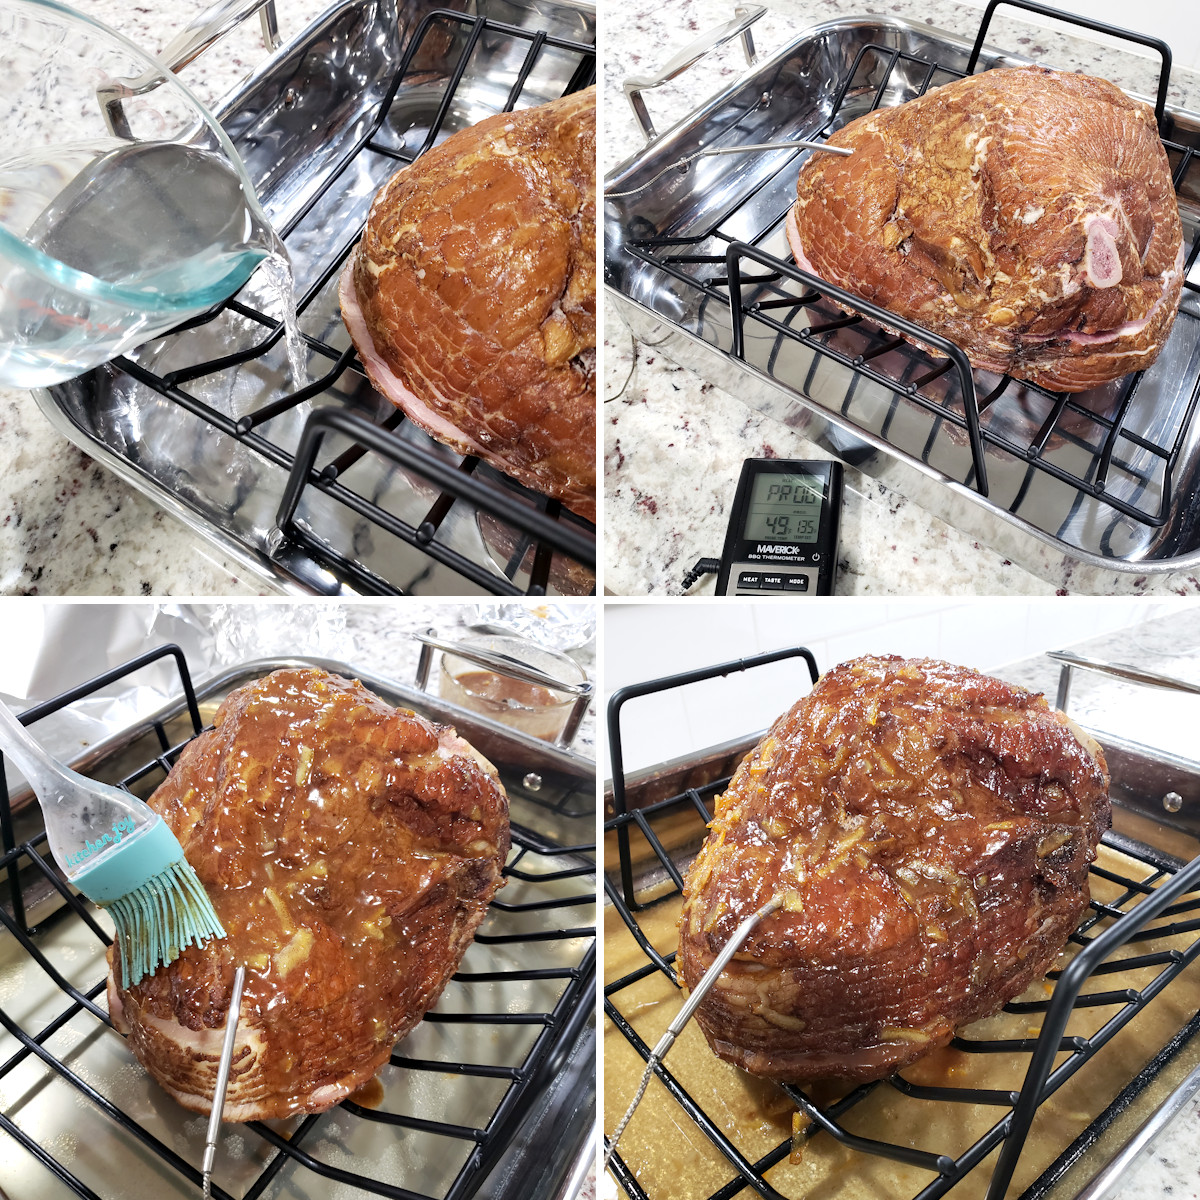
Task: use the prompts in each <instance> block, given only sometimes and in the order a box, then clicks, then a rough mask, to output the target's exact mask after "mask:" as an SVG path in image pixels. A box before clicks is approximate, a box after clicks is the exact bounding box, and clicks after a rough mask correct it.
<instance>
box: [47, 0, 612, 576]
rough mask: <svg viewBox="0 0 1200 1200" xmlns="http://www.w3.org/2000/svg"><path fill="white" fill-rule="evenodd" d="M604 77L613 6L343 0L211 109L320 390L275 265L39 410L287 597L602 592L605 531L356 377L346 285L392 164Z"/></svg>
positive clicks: (553, 0)
mask: <svg viewBox="0 0 1200 1200" xmlns="http://www.w3.org/2000/svg"><path fill="white" fill-rule="evenodd" d="M259 3H261V0H259ZM256 6H257V5H256V4H255V2H254V0H242V3H241V11H242V13H243V15H249V13H251V12H252V11H253V10H254V8H255V7H256ZM225 7H226V8H229V7H230V6H229V5H226V6H225ZM193 52H194V50H193ZM179 61H187V56H186V54H185V55H183V56H182V57H181V59H180V60H179ZM594 70H595V11H594V7H593V6H591V5H588V4H585V3H577V2H576V0H470V2H469V3H468V2H467V0H452V2H450V3H444V4H439V3H436V2H435V0H339V3H336V4H335V5H334V6H333V7H331V8H330V9H329V10H328V11H327V12H326V13H325V14H324V15H323V16H321V17H319V18H318V19H317V20H316V21H315V22H314V23H313V24H312V25H311V26H309V28H308V29H306V30H305V31H304V32H303V33H301V34H300V35H298V37H297V38H296V39H295V40H294V41H292V42H290V43H289V44H288V45H286V46H284V47H282V48H281V49H279V50H278V51H276V52H275V53H274V54H273V55H272V56H271V57H270V58H269V59H268V60H267V61H266V62H265V63H264V64H263V65H262V66H261V67H260V68H259V69H258V70H257V71H255V72H254V73H253V74H252V75H251V77H250V78H249V79H248V80H247V81H246V82H245V83H244V84H243V85H242V86H241V87H240V88H238V90H237V91H236V92H235V93H234V94H233V95H231V96H230V97H229V98H228V99H227V100H226V101H225V102H224V103H223V105H222V106H221V107H220V108H218V109H217V111H216V115H217V117H218V119H219V120H220V122H221V124H222V125H223V127H224V128H225V130H226V132H227V133H228V134H229V136H230V138H231V140H232V141H233V142H234V144H235V145H236V146H237V148H238V151H239V152H240V154H241V155H242V158H243V159H244V161H245V163H246V167H247V171H248V173H249V176H250V178H251V180H252V181H253V182H254V185H255V187H256V189H257V191H258V195H259V198H260V199H261V200H262V202H263V207H264V209H265V210H266V212H267V215H268V217H269V218H270V219H271V222H272V224H273V225H274V227H275V228H276V230H277V231H279V233H280V234H281V236H282V237H283V240H284V243H285V245H286V246H287V249H288V253H289V255H290V257H291V260H292V264H293V268H294V270H295V274H296V295H297V304H298V307H299V310H300V317H299V320H300V330H301V333H302V335H303V336H304V338H305V339H306V342H307V350H308V374H309V378H310V380H311V381H312V383H311V385H310V386H309V387H308V388H304V389H300V390H297V388H296V387H295V385H294V383H293V382H292V380H291V377H290V373H289V371H288V368H287V360H286V355H285V354H284V349H283V343H282V339H281V337H280V330H279V315H280V314H279V312H278V305H277V304H276V303H275V302H274V301H273V300H272V299H271V298H270V296H269V293H267V292H266V291H265V289H264V288H263V287H262V284H261V279H260V275H261V272H260V273H256V275H255V276H254V277H253V278H252V279H251V280H250V282H249V283H248V284H247V285H246V287H245V288H243V289H242V291H241V292H240V293H239V294H238V295H237V296H236V297H235V298H233V299H232V300H231V301H229V302H227V303H226V304H223V305H218V306H217V307H216V308H215V309H214V310H211V311H210V312H209V313H207V314H203V315H202V316H201V317H200V318H197V319H196V320H194V321H192V322H190V323H189V324H188V325H187V326H184V327H182V328H181V330H178V331H175V332H173V333H171V334H169V335H167V336H166V337H164V338H161V339H158V340H156V341H154V342H151V343H148V344H147V345H145V346H142V347H140V348H139V349H138V350H137V351H135V352H133V353H131V354H130V355H127V356H124V357H122V358H118V359H117V360H115V361H114V362H112V363H109V364H107V365H106V366H105V367H103V368H100V369H98V370H96V371H92V372H89V373H88V374H86V375H83V376H80V377H79V378H77V379H74V380H71V381H70V382H68V383H66V384H63V385H60V386H56V387H54V388H51V389H49V390H43V391H40V392H37V393H35V395H36V397H37V401H38V404H39V406H40V408H41V410H42V411H43V412H44V413H45V414H46V416H47V417H48V418H49V419H50V421H51V423H52V424H53V425H54V426H55V428H56V429H58V430H59V431H60V432H61V433H62V434H63V435H64V436H66V437H67V438H68V439H70V440H71V441H72V442H74V443H75V444H76V445H77V446H79V447H80V448H81V449H83V450H84V451H85V452H86V453H87V454H89V455H90V456H91V457H93V458H95V459H97V460H98V461H100V462H102V463H103V464H104V465H105V466H106V467H108V468H109V469H110V470H112V471H113V472H114V473H115V474H117V475H118V476H120V477H121V478H122V479H124V480H125V481H126V482H127V483H129V484H131V485H132V486H134V487H136V488H137V489H138V490H140V491H142V492H144V493H145V494H146V495H147V496H149V497H150V498H151V499H152V500H153V501H154V502H155V503H156V504H158V505H159V506H160V507H162V508H163V509H165V510H166V511H168V512H170V513H172V514H173V515H174V516H176V517H177V518H179V519H180V520H182V521H183V522H184V523H185V524H186V525H188V526H189V527H191V528H192V529H193V530H195V531H196V532H198V533H200V534H201V535H202V536H204V537H206V538H208V539H209V540H211V541H212V542H214V543H216V545H217V546H218V548H219V549H220V550H221V552H222V553H224V554H226V555H229V556H231V557H232V558H234V559H235V560H236V561H238V562H239V563H240V564H241V565H242V566H243V567H244V568H245V569H246V570H247V571H249V572H251V573H252V575H253V576H254V577H256V578H257V579H258V580H260V581H262V582H263V583H264V584H266V585H267V586H269V587H272V588H274V589H276V590H279V591H286V592H292V593H299V594H305V593H313V592H316V593H325V594H330V593H342V594H353V593H362V592H366V593H371V594H381V593H384V594H386V593H394V592H401V593H419V592H423V593H426V594H431V595H445V594H460V593H473V594H479V593H486V592H494V593H510V594H511V593H520V592H527V591H532V592H535V593H540V592H545V591H558V592H567V593H571V594H577V593H587V592H590V591H591V590H592V589H593V588H594V576H593V574H592V570H591V567H590V566H589V561H590V562H594V557H595V535H594V529H593V528H592V526H591V525H590V524H589V523H587V522H584V521H582V520H581V519H579V518H576V517H574V515H573V514H570V513H567V512H566V511H565V510H561V509H560V506H559V505H558V504H557V502H555V501H547V500H546V498H545V497H541V496H537V495H535V494H534V493H532V492H529V491H528V490H526V489H524V488H521V487H519V485H517V484H515V483H513V482H512V481H510V480H508V479H507V478H506V477H505V476H503V475H501V474H500V473H499V472H496V471H493V470H491V468H489V467H488V466H486V465H485V464H481V463H478V462H477V460H475V459H473V458H468V459H466V460H462V461H461V462H460V459H459V456H458V455H455V454H452V453H450V452H449V451H448V450H447V449H446V448H445V447H443V446H441V445H439V444H438V443H436V442H435V441H433V439H431V438H429V437H428V436H427V435H426V434H424V433H423V432H422V431H421V430H419V429H416V428H414V427H413V426H412V424H411V423H410V422H407V421H402V420H401V414H400V413H399V411H398V410H397V409H395V408H394V407H393V406H392V405H391V404H390V403H388V402H387V401H385V400H383V399H382V398H381V397H379V396H378V395H377V394H376V393H375V392H374V390H373V389H372V388H371V387H370V385H369V384H368V383H367V381H366V379H365V377H364V376H363V374H362V372H361V368H360V367H359V364H358V362H357V360H356V358H355V356H354V354H353V348H352V346H351V344H350V340H349V336H348V334H347V333H346V331H345V328H344V326H343V324H342V320H341V314H340V310H339V306H338V301H337V282H338V275H339V274H340V269H341V264H342V263H343V262H344V260H345V258H346V256H347V255H348V254H349V252H350V250H351V248H352V246H353V245H354V244H355V243H356V242H357V240H358V237H359V234H360V232H361V229H362V226H363V224H364V223H365V221H366V216H367V211H368V209H369V207H370V204H371V201H372V199H373V198H374V196H375V193H376V192H377V191H378V189H379V188H380V187H381V186H382V185H383V184H384V183H385V182H386V181H387V180H388V179H389V178H390V177H391V175H392V174H393V173H394V172H395V171H396V170H398V169H399V168H400V167H402V166H404V165H405V163H407V162H410V161H412V160H413V159H414V158H415V157H417V156H418V155H420V154H421V153H423V152H424V150H425V149H427V148H429V147H430V146H431V145H433V144H435V143H436V142H439V141H441V140H442V139H444V138H445V137H446V136H448V135H449V134H451V133H453V132H455V131H457V130H459V129H462V128H465V127H467V126H469V125H472V124H475V123H476V122H478V121H480V120H482V119H483V118H484V117H486V116H489V115H491V114H492V113H494V112H499V111H503V110H505V109H507V108H512V107H519V108H524V107H528V106H530V105H534V104H539V103H544V102H546V101H548V100H552V99H555V98H556V97H558V96H560V95H562V94H563V93H564V92H567V91H571V90H575V89H577V88H579V87H582V86H584V85H586V84H587V83H588V82H590V79H591V77H592V75H593V74H594Z"/></svg>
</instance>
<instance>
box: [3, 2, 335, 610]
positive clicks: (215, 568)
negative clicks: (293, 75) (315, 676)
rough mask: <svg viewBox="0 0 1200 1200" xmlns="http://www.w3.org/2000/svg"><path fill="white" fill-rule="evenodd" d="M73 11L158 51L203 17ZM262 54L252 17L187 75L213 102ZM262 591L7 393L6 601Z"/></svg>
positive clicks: (175, 11)
mask: <svg viewBox="0 0 1200 1200" xmlns="http://www.w3.org/2000/svg"><path fill="white" fill-rule="evenodd" d="M72 3H73V5H74V7H76V8H77V9H79V10H80V11H81V12H85V13H87V14H88V15H89V16H93V17H95V18H96V19H98V20H100V21H103V22H104V23H105V24H107V25H110V26H111V27H112V28H114V29H116V30H118V31H119V32H121V33H124V34H125V35H126V36H127V37H129V38H131V39H132V40H133V41H134V42H135V43H137V45H139V46H141V47H142V48H144V49H146V50H147V51H149V52H151V53H157V52H158V51H159V50H161V49H162V48H163V47H164V46H165V45H166V44H167V43H168V42H169V41H170V40H171V38H173V37H174V36H175V34H176V33H178V32H179V30H181V29H182V28H183V27H184V26H185V25H186V24H187V23H188V22H189V21H190V20H191V19H192V18H193V17H194V16H195V15H196V14H197V13H199V12H201V11H203V9H204V8H205V7H206V6H205V5H203V4H200V3H197V2H196V0H148V2H147V3H145V4H136V5H135V4H127V3H124V2H123V0H72ZM329 4H330V0H287V3H285V4H280V5H279V26H280V33H281V35H282V36H283V37H284V38H285V39H286V38H288V37H293V36H295V35H296V34H297V33H299V32H300V31H301V30H303V29H304V28H305V26H306V25H308V24H309V22H310V21H311V20H312V19H313V18H314V17H316V16H318V15H319V14H320V13H322V12H324V11H325V9H327V8H328V7H329ZM0 53H2V52H0ZM265 54H266V51H265V50H264V48H263V45H262V41H261V35H260V31H259V24H258V20H257V18H255V19H252V20H251V21H249V22H248V23H246V25H244V26H242V27H240V28H239V29H238V30H237V31H235V32H234V33H232V34H230V36H229V37H228V38H227V39H224V40H222V41H221V42H219V43H217V45H216V46H214V47H213V48H212V49H211V50H209V51H208V52H207V53H205V54H203V55H201V56H200V58H198V59H197V60H196V61H195V62H193V63H192V64H191V65H190V66H188V67H186V68H185V69H184V70H183V71H182V72H181V74H182V77H183V79H184V80H185V81H186V82H187V83H188V84H189V85H190V86H191V87H192V88H193V89H194V90H195V91H196V92H197V93H198V94H199V96H200V98H201V99H202V100H203V101H205V102H206V103H208V104H212V103H214V102H215V101H216V100H218V99H220V97H222V96H223V95H225V94H226V93H227V92H229V91H230V90H231V89H232V88H233V87H234V86H235V85H236V84H237V83H238V82H239V81H240V80H241V79H242V78H244V77H245V76H246V75H247V74H248V73H249V72H250V71H251V70H252V69H253V68H254V67H256V66H257V65H258V64H259V62H261V61H262V59H263V57H264V56H265ZM262 590H263V585H262V584H261V582H260V581H259V580H258V579H257V578H256V577H248V576H247V575H246V574H245V573H244V571H243V570H242V568H241V566H240V565H239V564H238V563H237V562H236V561H234V560H232V559H228V558H224V557H222V556H221V555H220V554H219V553H218V552H217V551H216V550H215V549H214V548H213V547H212V546H211V545H210V544H209V543H208V542H207V541H205V540H204V539H202V538H200V537H197V536H196V535H195V534H193V533H191V531H190V530H188V529H186V528H185V527H184V526H183V525H181V524H180V523H179V522H178V521H176V520H174V519H173V518H171V517H168V516H166V515H164V513H163V512H162V510H161V509H159V508H158V507H157V506H156V505H154V504H152V503H151V502H150V501H148V500H146V499H145V498H144V497H143V496H142V495H141V494H140V493H139V492H137V491H136V490H134V489H133V488H131V487H129V486H128V485H127V484H125V483H123V482H121V480H119V479H117V478H116V477H115V476H114V475H112V474H111V473H110V472H109V471H107V470H106V469H104V468H103V467H101V466H99V465H98V464H97V463H95V462H94V461H92V460H91V459H90V458H89V457H88V456H87V455H86V454H84V453H82V452H81V451H79V450H77V449H75V448H74V447H73V446H72V445H71V444H70V443H68V442H67V441H66V439H65V438H63V437H62V436H61V435H60V434H58V433H57V432H55V430H54V429H52V428H51V426H50V424H49V423H48V422H47V420H46V418H45V417H44V416H43V415H42V414H41V412H40V411H39V410H38V407H37V404H36V403H35V402H34V399H33V397H32V395H31V394H30V393H29V392H27V391H19V390H16V389H11V388H10V389H4V388H0V594H4V595H104V596H120V595H135V596H136V595H171V596H181V595H182V596H186V595H210V596H225V595H227V596H235V595H253V594H255V593H257V592H261V591H262Z"/></svg>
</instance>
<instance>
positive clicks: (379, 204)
mask: <svg viewBox="0 0 1200 1200" xmlns="http://www.w3.org/2000/svg"><path fill="white" fill-rule="evenodd" d="M595 254H596V94H595V88H587V89H586V90H584V91H581V92H576V93H573V94H572V95H569V96H565V97H563V98H562V99H561V100H555V101H553V102H552V103H550V104H544V105H541V106H540V107H537V108H530V109H524V110H522V111H520V112H513V113H502V114H499V115H498V116H494V117H489V118H487V119H486V120H484V121H481V122H480V123H479V124H478V125H474V126H472V127H471V128H469V129H465V130H462V131H460V132H459V133H456V134H454V135H453V136H452V137H449V138H447V139H446V141H444V142H443V143H442V144H441V145H439V146H437V147H435V148H434V149H432V150H430V151H428V152H427V153H426V154H423V155H422V156H421V157H420V158H418V159H417V160H416V162H415V163H413V164H412V165H411V166H408V167H406V168H404V169H403V170H402V171H400V172H399V173H397V174H396V175H395V176H394V177H393V178H392V179H391V181H390V182H389V183H388V184H387V186H386V187H384V188H383V190H382V191H381V192H380V193H379V195H378V196H377V197H376V198H375V202H374V204H373V205H372V207H371V214H370V217H369V219H368V221H367V228H366V231H365V233H364V234H363V237H362V241H361V242H360V243H359V245H358V247H357V249H356V250H355V251H354V253H353V254H352V255H351V257H350V259H349V261H348V262H347V265H346V268H345V270H344V272H343V274H342V278H341V283H340V288H339V296H340V299H341V306H342V316H343V318H344V320H345V322H346V327H347V329H348V330H349V332H350V336H351V338H352V339H353V341H354V345H355V347H356V349H357V350H358V352H359V357H360V358H361V359H362V363H363V366H364V368H365V369H366V372H367V375H368V377H369V378H370V380H371V382H372V384H374V386H375V387H376V389H377V390H378V391H379V392H380V393H381V394H382V395H384V396H386V397H387V398H388V399H389V400H391V401H392V403H393V404H396V405H397V406H399V407H400V408H402V409H403V410H404V412H405V414H406V415H407V416H408V417H409V419H410V420H412V421H413V422H415V423H416V424H417V425H419V426H421V428H423V429H424V430H426V432H428V433H430V434H431V435H432V436H433V437H435V438H437V439H438V440H439V441H442V442H444V443H446V445H448V446H451V447H452V448H453V449H454V450H456V451H458V452H459V453H460V454H476V455H478V456H479V457H481V458H482V459H484V460H485V461H486V462H488V463H490V464H491V465H492V466H494V467H496V468H497V469H498V470H500V471H503V472H505V473H506V474H508V475H511V476H512V477H513V478H514V479H516V480H518V481H519V482H520V483H523V484H525V485H526V486H527V487H530V488H532V489H533V490H535V491H538V492H542V493H543V494H545V495H548V496H552V497H554V498H556V499H559V500H561V501H562V502H563V503H564V504H565V505H566V506H567V507H568V508H570V509H572V510H573V511H574V512H576V513H578V514H579V515H580V516H583V517H586V518H587V519H588V520H594V519H595V515H596V475H595V458H596V377H595V367H596V271H595Z"/></svg>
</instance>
